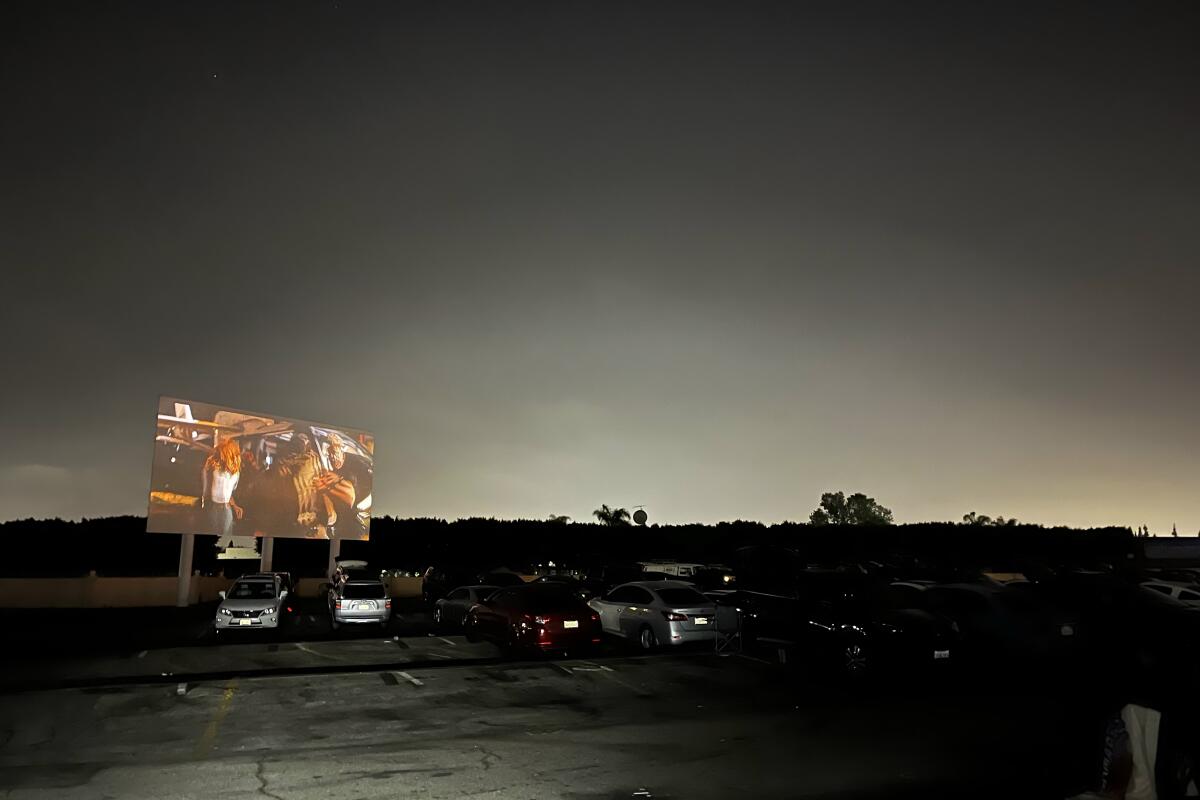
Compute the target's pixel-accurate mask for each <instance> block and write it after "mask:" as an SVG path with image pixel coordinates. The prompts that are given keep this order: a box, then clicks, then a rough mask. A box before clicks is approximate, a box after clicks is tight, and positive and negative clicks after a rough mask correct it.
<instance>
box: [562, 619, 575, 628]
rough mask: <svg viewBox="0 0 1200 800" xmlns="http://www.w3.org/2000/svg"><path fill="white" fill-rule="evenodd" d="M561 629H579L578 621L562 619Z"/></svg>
mask: <svg viewBox="0 0 1200 800" xmlns="http://www.w3.org/2000/svg"><path fill="white" fill-rule="evenodd" d="M563 627H564V628H578V627H579V621H578V620H574V619H564V620H563Z"/></svg>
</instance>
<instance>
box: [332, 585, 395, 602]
mask: <svg viewBox="0 0 1200 800" xmlns="http://www.w3.org/2000/svg"><path fill="white" fill-rule="evenodd" d="M384 594H385V590H384V587H383V584H382V583H380V582H379V581H375V582H374V583H347V584H346V586H345V587H344V588H343V589H342V597H345V598H347V599H348V600H382V599H383V597H384Z"/></svg>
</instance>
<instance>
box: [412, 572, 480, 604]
mask: <svg viewBox="0 0 1200 800" xmlns="http://www.w3.org/2000/svg"><path fill="white" fill-rule="evenodd" d="M476 583H483V581H481V580H479V571H478V570H477V569H474V568H471V567H462V566H449V567H444V566H433V567H429V568H428V569H427V570H425V574H424V575H422V576H421V599H423V600H424V601H425V602H426V603H427V604H430V605H432V604H433V603H435V602H437V601H438V600H441V599H442V598H443V597H445V596H446V595H447V594H449V593H450V591H451V590H452V589H455V588H457V587H459V586H469V585H471V584H476Z"/></svg>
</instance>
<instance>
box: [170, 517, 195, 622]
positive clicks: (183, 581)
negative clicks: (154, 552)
mask: <svg viewBox="0 0 1200 800" xmlns="http://www.w3.org/2000/svg"><path fill="white" fill-rule="evenodd" d="M195 547H196V534H194V533H184V534H181V535H180V537H179V583H178V585H177V586H176V589H175V605H176V606H177V607H178V608H187V606H188V600H189V598H190V597H191V594H192V551H193V550H194V549H195Z"/></svg>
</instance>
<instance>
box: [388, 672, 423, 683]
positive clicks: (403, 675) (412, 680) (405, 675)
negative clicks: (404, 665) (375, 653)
mask: <svg viewBox="0 0 1200 800" xmlns="http://www.w3.org/2000/svg"><path fill="white" fill-rule="evenodd" d="M394 674H396V675H399V676H400V677H401V678H404V680H406V681H408V682H409V683H411V684H412V685H413V686H424V685H425V682H424V681H421V680H418V679H416V678H414V677H413V676H412V675H409V674H408V673H407V672H397V673H394Z"/></svg>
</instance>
